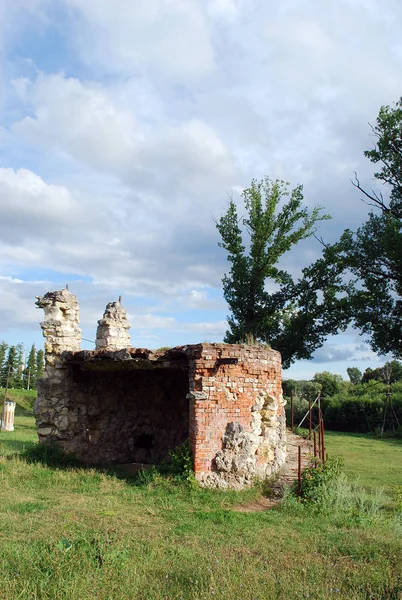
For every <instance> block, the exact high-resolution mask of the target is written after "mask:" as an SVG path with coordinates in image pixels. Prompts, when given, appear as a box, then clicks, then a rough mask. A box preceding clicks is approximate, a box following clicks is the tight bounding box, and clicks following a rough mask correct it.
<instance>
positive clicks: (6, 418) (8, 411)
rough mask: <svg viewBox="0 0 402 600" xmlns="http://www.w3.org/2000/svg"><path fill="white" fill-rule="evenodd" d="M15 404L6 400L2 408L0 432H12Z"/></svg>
mask: <svg viewBox="0 0 402 600" xmlns="http://www.w3.org/2000/svg"><path fill="white" fill-rule="evenodd" d="M14 413H15V402H11V400H6V401H5V402H4V408H3V419H0V423H1V430H2V431H14Z"/></svg>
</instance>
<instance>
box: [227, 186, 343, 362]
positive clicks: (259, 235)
mask: <svg viewBox="0 0 402 600" xmlns="http://www.w3.org/2000/svg"><path fill="white" fill-rule="evenodd" d="M242 196H243V200H244V207H245V210H246V216H244V217H239V215H238V212H237V207H236V204H235V203H234V201H233V200H230V202H229V206H228V209H227V211H226V212H225V213H224V214H223V215H222V217H221V218H220V220H219V221H218V222H217V224H216V226H217V229H218V231H219V233H220V235H221V239H222V241H221V242H220V243H219V245H220V246H221V247H222V248H224V249H225V250H226V251H227V252H228V261H229V262H230V263H231V269H230V272H229V273H228V274H226V275H224V277H223V279H222V283H223V291H224V297H225V299H226V301H227V303H228V305H229V307H230V310H231V314H230V316H229V317H228V323H229V331H228V332H227V333H226V337H225V341H227V342H232V343H234V342H242V341H245V340H246V339H254V340H256V341H260V342H264V343H269V344H270V345H271V346H272V347H273V348H274V349H277V350H279V351H280V352H281V354H282V361H283V365H284V366H285V367H286V366H289V364H290V363H291V362H293V360H295V359H296V358H309V357H310V356H311V353H312V352H313V351H314V350H315V349H316V348H317V347H318V346H320V345H321V344H322V343H323V341H324V339H325V336H326V326H324V325H323V322H322V320H321V321H320V322H319V321H318V320H317V319H318V318H322V317H323V313H322V311H321V309H319V308H318V307H319V304H320V302H319V294H318V290H319V289H321V284H322V276H321V277H318V276H317V273H315V274H314V277H315V280H316V284H315V286H314V285H312V277H310V278H309V279H306V278H303V279H302V280H300V281H299V282H296V283H295V282H294V281H293V279H292V277H291V275H290V274H289V273H287V272H286V271H283V270H280V269H278V266H277V264H278V261H279V260H280V258H281V257H282V256H283V255H284V254H286V253H287V252H289V251H290V250H291V249H292V248H293V247H294V246H295V245H297V244H298V242H299V241H301V240H303V239H305V238H307V237H309V236H311V235H312V234H313V233H315V231H316V229H317V224H318V222H319V221H322V220H325V219H329V218H330V217H329V216H328V215H325V214H322V209H321V208H320V207H316V208H314V209H313V210H312V211H311V212H309V211H308V209H307V208H306V207H303V206H302V202H303V188H302V186H301V185H299V186H297V187H296V188H295V189H293V190H290V188H289V183H286V182H284V181H282V180H276V181H271V180H270V179H269V178H268V177H266V178H265V179H263V180H261V181H257V180H255V179H253V180H252V181H251V183H250V186H249V187H248V188H245V190H244V191H243V194H242ZM278 286H279V289H278ZM275 288H277V289H276V290H275ZM269 289H270V290H273V291H268V290H269ZM320 311H321V312H320ZM336 323H337V324H338V321H337V322H336ZM334 328H335V329H336V327H335V325H334V324H333V323H331V324H330V333H333V332H334Z"/></svg>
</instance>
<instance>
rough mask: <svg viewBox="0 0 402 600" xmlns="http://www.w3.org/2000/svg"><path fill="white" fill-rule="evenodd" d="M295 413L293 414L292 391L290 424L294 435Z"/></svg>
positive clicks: (291, 392)
mask: <svg viewBox="0 0 402 600" xmlns="http://www.w3.org/2000/svg"><path fill="white" fill-rule="evenodd" d="M294 420H295V419H294V412H293V390H291V391H290V424H291V428H292V433H293V431H294V428H295V423H294Z"/></svg>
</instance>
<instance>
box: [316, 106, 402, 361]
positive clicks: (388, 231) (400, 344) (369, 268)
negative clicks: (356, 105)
mask: <svg viewBox="0 0 402 600" xmlns="http://www.w3.org/2000/svg"><path fill="white" fill-rule="evenodd" d="M372 130H373V133H374V135H375V137H376V142H375V145H374V148H373V149H371V150H367V151H366V152H365V153H364V154H365V156H366V157H367V158H369V159H370V160H371V161H372V162H374V163H375V164H378V165H379V166H380V167H381V168H380V169H379V170H378V171H377V172H376V173H375V178H376V179H377V180H378V181H380V182H381V183H382V184H383V185H384V187H383V189H382V190H381V191H374V190H372V191H366V190H365V189H363V187H362V186H361V185H360V181H359V180H358V179H357V177H356V180H355V185H356V187H357V188H358V189H359V190H360V191H361V192H362V193H363V195H364V200H365V201H366V202H367V203H368V204H369V205H370V206H372V207H373V208H374V209H379V212H377V213H375V212H373V211H372V212H371V214H370V215H369V217H368V220H367V221H366V222H365V223H363V225H362V226H361V227H359V228H358V229H357V231H356V232H352V231H350V230H346V231H345V232H344V233H343V235H342V236H341V238H340V240H339V241H338V242H337V243H336V244H334V245H332V246H328V247H326V249H325V250H324V262H325V263H326V265H327V266H328V268H330V269H333V268H334V266H335V268H337V269H339V270H340V271H342V272H343V273H344V277H345V279H350V280H351V283H350V286H349V299H350V308H351V317H353V324H354V326H355V327H356V328H358V329H360V330H361V332H362V333H365V334H367V335H368V336H369V337H370V341H371V346H372V348H373V350H375V351H376V352H378V353H379V354H386V353H388V352H391V353H392V354H393V355H394V356H395V357H396V358H400V357H402V333H401V332H402V99H401V100H399V101H398V102H397V103H396V105H395V106H394V107H390V106H383V107H382V108H381V110H380V112H379V115H378V118H377V122H376V125H375V126H374V127H372Z"/></svg>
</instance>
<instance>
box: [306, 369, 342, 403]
mask: <svg viewBox="0 0 402 600" xmlns="http://www.w3.org/2000/svg"><path fill="white" fill-rule="evenodd" d="M313 381H315V382H316V383H319V384H321V394H322V396H323V397H324V398H327V397H331V396H334V395H335V394H339V392H341V391H342V390H343V389H345V383H346V382H345V381H344V380H343V378H342V376H341V375H336V374H334V373H330V372H329V371H323V372H322V373H316V374H315V375H314V377H313Z"/></svg>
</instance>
